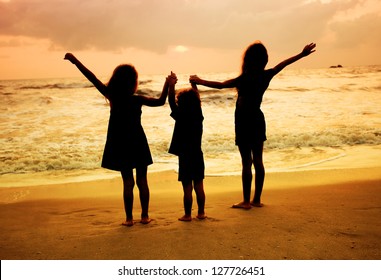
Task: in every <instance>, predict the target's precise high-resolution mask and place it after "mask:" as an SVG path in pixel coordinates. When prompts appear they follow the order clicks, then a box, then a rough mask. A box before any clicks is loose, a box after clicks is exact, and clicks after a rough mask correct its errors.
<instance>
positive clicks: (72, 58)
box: [64, 53, 77, 63]
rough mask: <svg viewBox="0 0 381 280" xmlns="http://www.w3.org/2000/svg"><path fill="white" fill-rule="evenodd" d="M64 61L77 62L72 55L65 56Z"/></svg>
mask: <svg viewBox="0 0 381 280" xmlns="http://www.w3.org/2000/svg"><path fill="white" fill-rule="evenodd" d="M64 59H66V60H69V61H70V62H71V63H75V61H76V60H77V59H76V57H75V56H74V55H73V54H72V53H67V54H65V57H64Z"/></svg>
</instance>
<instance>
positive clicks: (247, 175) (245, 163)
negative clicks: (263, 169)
mask: <svg viewBox="0 0 381 280" xmlns="http://www.w3.org/2000/svg"><path fill="white" fill-rule="evenodd" d="M238 148H239V152H240V154H241V160H242V192H243V201H242V202H239V203H236V204H234V205H233V208H243V209H250V208H251V205H250V193H251V182H252V180H253V173H252V171H251V166H252V164H253V160H252V156H251V149H250V148H249V147H246V146H239V147H238Z"/></svg>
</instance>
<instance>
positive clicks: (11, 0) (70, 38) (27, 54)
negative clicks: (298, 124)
mask: <svg viewBox="0 0 381 280" xmlns="http://www.w3.org/2000/svg"><path fill="white" fill-rule="evenodd" d="M380 34H381V1H379V0H324V1H323V0H320V1H319V0H287V1H285V0H266V1H259V0H258V1H253V0H0V80H1V79H24V78H45V77H46V78H53V77H76V76H80V73H79V72H78V70H77V69H75V67H73V66H72V65H70V63H68V62H66V61H64V60H63V57H64V54H65V53H66V52H72V53H74V54H75V55H76V56H77V57H78V58H79V59H80V60H81V61H82V62H83V63H84V64H85V65H87V66H88V67H89V68H90V69H91V70H93V71H94V72H95V73H96V74H97V75H99V76H101V75H106V76H109V75H110V74H111V72H112V70H113V69H114V68H115V66H116V65H118V64H120V63H132V64H134V65H135V66H136V68H137V69H138V71H139V74H140V75H144V74H163V75H166V74H167V73H169V72H170V71H171V70H173V71H175V72H177V73H202V72H227V71H229V72H237V71H239V68H240V63H241V61H240V60H241V56H242V53H243V51H244V49H245V48H246V46H247V45H248V44H250V43H252V42H253V41H255V40H257V39H258V40H261V41H262V42H263V43H264V44H265V45H266V47H267V49H268V51H269V56H270V59H269V64H268V66H269V67H271V66H274V64H276V63H278V62H279V60H282V59H285V58H288V57H289V56H291V55H294V54H296V53H297V52H299V51H301V50H302V48H303V46H304V45H305V44H307V43H310V42H316V43H317V52H316V53H315V54H314V55H313V56H311V57H309V58H308V59H305V60H302V61H300V62H298V63H297V64H296V65H293V66H292V67H318V68H320V67H329V66H330V65H336V64H342V65H344V66H357V65H374V64H381V53H380V47H381V35H380Z"/></svg>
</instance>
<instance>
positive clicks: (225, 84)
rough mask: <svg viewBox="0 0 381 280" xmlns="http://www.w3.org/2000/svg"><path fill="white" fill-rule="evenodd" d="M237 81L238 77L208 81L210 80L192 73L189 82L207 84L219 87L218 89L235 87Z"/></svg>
mask: <svg viewBox="0 0 381 280" xmlns="http://www.w3.org/2000/svg"><path fill="white" fill-rule="evenodd" d="M235 81H236V79H231V80H227V81H224V82H216V81H208V80H203V79H200V78H199V77H198V76H197V75H192V76H190V77H189V82H190V83H191V84H195V85H201V86H206V87H210V88H217V89H223V88H233V87H235V86H236V83H235Z"/></svg>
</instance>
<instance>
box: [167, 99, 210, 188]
mask: <svg viewBox="0 0 381 280" xmlns="http://www.w3.org/2000/svg"><path fill="white" fill-rule="evenodd" d="M196 108H197V110H195V109H192V110H191V111H188V112H187V111H186V110H183V109H181V108H180V107H176V109H172V113H171V117H172V118H173V119H174V120H175V121H176V123H175V128H174V130H173V136H172V141H171V145H170V147H169V153H171V154H174V155H177V156H178V157H179V176H178V180H179V181H182V182H184V181H185V182H189V181H192V180H195V181H197V180H202V179H204V176H205V174H204V172H205V164H204V156H203V153H202V149H201V141H202V122H203V120H204V116H203V115H202V110H201V107H196Z"/></svg>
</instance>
